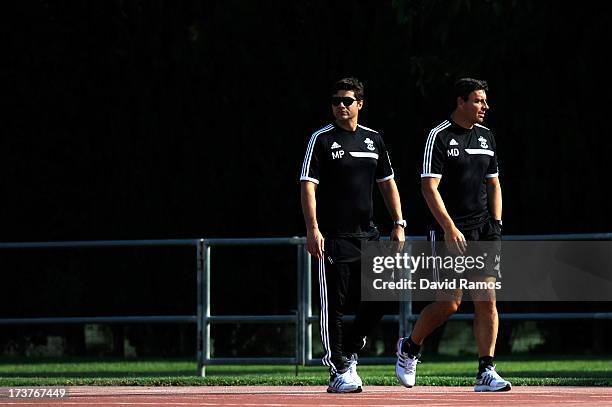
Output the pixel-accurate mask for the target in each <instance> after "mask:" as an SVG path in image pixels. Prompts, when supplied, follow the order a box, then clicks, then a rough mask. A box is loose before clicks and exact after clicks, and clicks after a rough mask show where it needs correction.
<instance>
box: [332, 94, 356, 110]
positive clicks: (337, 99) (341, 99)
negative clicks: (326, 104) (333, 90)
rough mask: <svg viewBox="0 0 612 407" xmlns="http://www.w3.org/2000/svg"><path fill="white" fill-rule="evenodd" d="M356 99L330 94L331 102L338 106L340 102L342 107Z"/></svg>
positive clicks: (347, 105)
mask: <svg viewBox="0 0 612 407" xmlns="http://www.w3.org/2000/svg"><path fill="white" fill-rule="evenodd" d="M356 100H357V99H353V98H349V97H342V96H332V98H331V102H332V105H334V106H340V103H342V104H343V105H344V107H349V106H350V105H352V104H353V102H355V101H356Z"/></svg>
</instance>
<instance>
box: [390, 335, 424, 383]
mask: <svg viewBox="0 0 612 407" xmlns="http://www.w3.org/2000/svg"><path fill="white" fill-rule="evenodd" d="M403 342H404V338H400V339H399V340H398V341H397V362H395V376H396V377H397V380H399V381H400V383H401V384H403V385H404V386H406V387H408V388H410V387H412V386H414V384H415V382H416V367H417V364H418V363H420V362H419V357H418V356H414V357H410V356H408V354H407V353H404V352H402V343H403Z"/></svg>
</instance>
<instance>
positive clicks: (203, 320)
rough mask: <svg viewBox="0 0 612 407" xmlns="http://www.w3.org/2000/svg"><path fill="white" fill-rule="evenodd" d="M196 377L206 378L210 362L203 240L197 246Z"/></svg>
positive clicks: (207, 268) (206, 248) (207, 257)
mask: <svg viewBox="0 0 612 407" xmlns="http://www.w3.org/2000/svg"><path fill="white" fill-rule="evenodd" d="M198 259H199V261H198V276H200V278H199V279H198V294H199V295H198V356H199V359H198V375H199V376H202V377H204V376H206V363H207V362H208V361H209V360H210V245H209V244H208V241H206V240H205V239H201V240H200V244H199V245H198Z"/></svg>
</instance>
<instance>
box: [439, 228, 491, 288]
mask: <svg viewBox="0 0 612 407" xmlns="http://www.w3.org/2000/svg"><path fill="white" fill-rule="evenodd" d="M459 231H460V232H461V233H463V236H465V240H466V241H467V251H466V253H464V255H463V256H464V258H470V259H474V262H470V264H473V265H474V267H471V268H467V267H466V265H465V264H466V263H465V259H464V260H463V261H461V262H456V261H454V262H451V261H448V262H441V263H442V264H441V267H435V269H434V270H433V274H434V276H433V277H434V279H435V280H437V281H441V280H443V279H444V278H451V277H452V278H456V277H458V276H459V277H466V278H469V276H472V275H477V276H478V275H480V276H483V275H484V276H492V277H495V278H496V279H501V277H502V275H501V268H500V266H501V264H500V263H501V238H502V230H501V226H500V225H499V223H498V222H496V221H495V220H493V219H492V218H491V219H489V220H488V221H487V222H486V223H484V224H483V225H481V226H479V227H478V228H476V229H468V230H462V229H459ZM427 240H428V241H430V242H431V249H432V254H433V255H434V256H437V257H441V258H443V259H448V258H449V257H450V258H452V259H455V260H456V259H457V258H458V257H460V256H457V255H456V254H453V253H451V252H450V251H449V250H448V249H447V248H446V244H445V242H444V233H443V232H442V231H440V230H436V229H433V230H430V231H429V236H427ZM460 263H463V265H462V266H460V267H457V265H458V264H460ZM451 264H452V267H451V266H450V265H451ZM480 266H482V267H480Z"/></svg>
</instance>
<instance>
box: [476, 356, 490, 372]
mask: <svg viewBox="0 0 612 407" xmlns="http://www.w3.org/2000/svg"><path fill="white" fill-rule="evenodd" d="M489 366H493V356H483V357H481V358H478V374H481V373H483V372H484V371H485V370H486V369H487V367H489Z"/></svg>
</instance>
